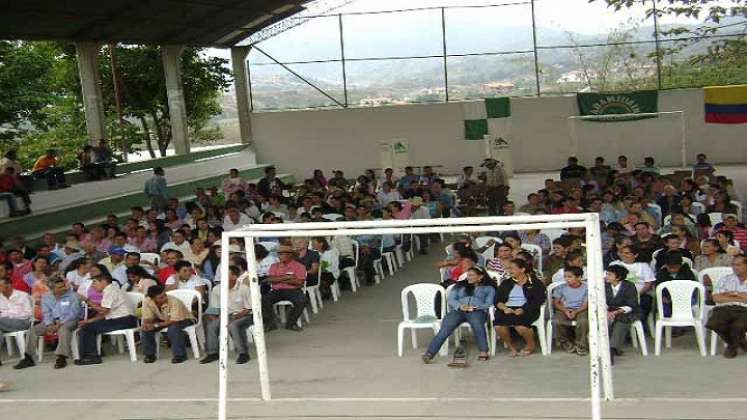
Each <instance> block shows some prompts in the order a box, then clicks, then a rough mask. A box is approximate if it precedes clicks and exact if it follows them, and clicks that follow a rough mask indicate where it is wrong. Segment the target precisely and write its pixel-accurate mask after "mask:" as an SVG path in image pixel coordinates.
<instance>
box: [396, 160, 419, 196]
mask: <svg viewBox="0 0 747 420" xmlns="http://www.w3.org/2000/svg"><path fill="white" fill-rule="evenodd" d="M418 179H419V177H418V176H417V175H415V170H414V169H412V166H407V167H405V176H403V177H402V178H400V179H399V183H397V188H398V189H399V190H400V191H404V190H406V189H408V188H410V184H412V182H413V181H415V182H417V181H418Z"/></svg>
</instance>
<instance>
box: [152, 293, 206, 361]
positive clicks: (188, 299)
mask: <svg viewBox="0 0 747 420" xmlns="http://www.w3.org/2000/svg"><path fill="white" fill-rule="evenodd" d="M166 294H167V295H170V296H173V297H175V298H177V299H179V300H180V301H182V303H183V304H184V306H186V307H187V310H188V311H192V304H193V302H194V301H195V299H197V320H196V321H197V322H196V323H195V324H192V325H190V326H189V327H187V328H185V329H184V330H183V331H184V332H185V333H186V334H187V335H188V336H189V344H190V346H192V354H193V355H194V357H195V359H199V358H200V349H199V344H198V342H197V331H198V330H199V329H201V328H202V295H201V294H200V292H198V291H196V290H186V289H178V290H170V291H168V292H166ZM161 333H163V334H166V330H165V329H163V330H161ZM159 342H160V340H156V357H159V356H160V353H161V346H160V345H159Z"/></svg>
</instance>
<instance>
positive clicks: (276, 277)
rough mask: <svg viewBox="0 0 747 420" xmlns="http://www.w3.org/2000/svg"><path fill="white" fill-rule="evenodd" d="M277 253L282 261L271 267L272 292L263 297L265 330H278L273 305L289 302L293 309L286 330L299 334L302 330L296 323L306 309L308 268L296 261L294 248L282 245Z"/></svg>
mask: <svg viewBox="0 0 747 420" xmlns="http://www.w3.org/2000/svg"><path fill="white" fill-rule="evenodd" d="M277 253H278V258H279V259H280V261H278V262H276V263H275V264H273V265H271V266H270V270H269V276H268V277H267V281H268V282H269V283H270V286H271V287H272V290H271V291H270V292H269V293H267V294H266V295H264V296H262V315H263V317H264V323H265V330H266V331H272V330H274V329H277V328H278V325H277V319H276V317H275V311H274V310H273V305H274V304H276V303H277V302H280V301H284V300H287V301H290V302H291V303H292V304H293V309H292V310H291V312H290V314H289V315H288V318H287V322H286V324H285V328H286V329H288V330H291V331H296V332H299V331H301V330H302V328H301V327H299V326H298V325H297V324H296V322H297V321H298V318H299V317H300V316H301V314H302V313H303V310H304V308H305V307H306V294H305V293H304V292H303V285H304V283H305V282H306V268H305V267H304V265H303V264H301V263H300V262H298V261H296V259H295V256H296V255H295V252H294V251H293V248H292V247H290V246H286V245H281V246H279V247H278V251H277Z"/></svg>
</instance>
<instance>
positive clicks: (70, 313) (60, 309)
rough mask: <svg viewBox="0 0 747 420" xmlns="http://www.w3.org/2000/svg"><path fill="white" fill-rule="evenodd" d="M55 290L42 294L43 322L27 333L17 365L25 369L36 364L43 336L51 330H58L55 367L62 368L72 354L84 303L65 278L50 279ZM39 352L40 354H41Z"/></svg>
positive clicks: (52, 331) (15, 367)
mask: <svg viewBox="0 0 747 420" xmlns="http://www.w3.org/2000/svg"><path fill="white" fill-rule="evenodd" d="M50 286H51V287H52V291H51V292H50V293H47V294H46V295H44V296H43V297H42V302H41V306H42V315H43V317H42V322H41V323H39V324H37V325H35V326H33V327H31V328H30V329H29V331H28V333H27V334H26V354H25V355H24V358H23V359H21V361H20V362H18V364H17V365H15V366H14V367H13V369H25V368H27V367H32V366H34V365H36V363H35V362H34V358H33V355H34V354H35V353H36V352H37V343H38V339H39V337H44V336H45V335H47V334H55V333H56V334H57V349H56V350H55V352H54V354H55V355H56V356H57V360H55V363H54V368H55V369H62V368H64V367H65V366H67V359H69V358H70V357H71V353H72V352H71V344H72V338H73V331H75V330H76V329H77V328H78V321H79V320H80V317H81V313H82V310H81V305H80V300H79V299H78V294H77V293H75V292H73V291H72V290H71V289H70V287H68V285H67V283H66V282H65V279H64V278H62V277H54V278H52V279H51V280H50ZM38 356H39V355H37V357H38Z"/></svg>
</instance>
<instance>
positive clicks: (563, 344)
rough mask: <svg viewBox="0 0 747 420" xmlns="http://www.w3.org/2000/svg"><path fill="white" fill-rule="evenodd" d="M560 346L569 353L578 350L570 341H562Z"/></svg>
mask: <svg viewBox="0 0 747 420" xmlns="http://www.w3.org/2000/svg"><path fill="white" fill-rule="evenodd" d="M560 348H562V349H563V350H565V351H566V352H567V353H575V352H576V346H574V345H573V343H571V342H570V341H565V340H563V341H561V342H560Z"/></svg>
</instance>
